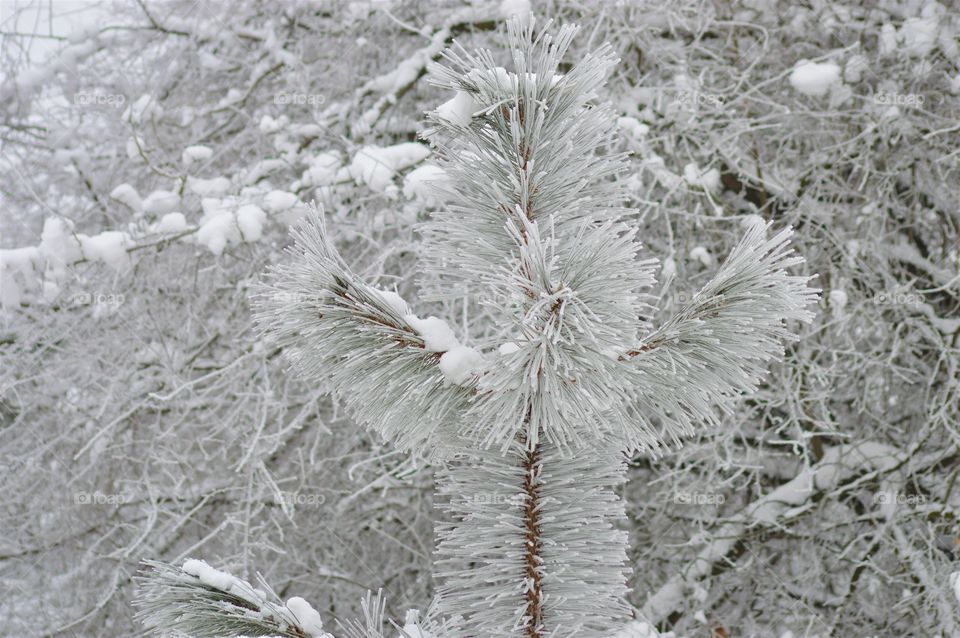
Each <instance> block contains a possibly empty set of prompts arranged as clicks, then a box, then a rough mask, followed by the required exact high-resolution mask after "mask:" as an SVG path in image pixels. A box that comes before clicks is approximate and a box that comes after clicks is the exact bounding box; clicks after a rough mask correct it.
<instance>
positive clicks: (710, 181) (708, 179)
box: [683, 162, 720, 193]
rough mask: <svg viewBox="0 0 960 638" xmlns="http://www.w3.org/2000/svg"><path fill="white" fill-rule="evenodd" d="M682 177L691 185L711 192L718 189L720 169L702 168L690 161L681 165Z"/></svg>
mask: <svg viewBox="0 0 960 638" xmlns="http://www.w3.org/2000/svg"><path fill="white" fill-rule="evenodd" d="M683 179H684V180H686V182H687V183H688V184H690V185H691V186H699V187H700V188H702V189H704V190H706V191H709V192H711V193H715V192H718V191H719V190H720V171H718V170H717V169H715V168H711V169H707V170H702V169H700V168H698V167H697V165H696V164H694V163H692V162H691V163H690V164H687V165H686V166H684V167H683Z"/></svg>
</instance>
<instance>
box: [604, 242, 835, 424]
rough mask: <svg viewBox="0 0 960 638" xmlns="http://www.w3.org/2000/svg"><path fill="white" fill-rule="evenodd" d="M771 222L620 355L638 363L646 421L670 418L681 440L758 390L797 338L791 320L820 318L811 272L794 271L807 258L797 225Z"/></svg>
mask: <svg viewBox="0 0 960 638" xmlns="http://www.w3.org/2000/svg"><path fill="white" fill-rule="evenodd" d="M769 227H770V226H769V224H768V225H767V226H763V225H754V226H752V227H751V228H750V230H749V231H748V232H747V233H746V235H745V236H744V237H743V239H742V240H741V241H740V243H739V244H737V246H736V247H735V248H734V249H733V251H732V252H731V253H730V256H729V257H728V258H727V260H726V261H725V262H724V264H723V265H722V266H721V267H720V269H719V271H718V272H717V274H716V275H715V276H714V277H713V279H711V280H710V281H709V282H708V283H707V284H706V285H705V286H703V288H701V289H700V291H699V292H698V293H697V294H696V295H694V296H693V299H691V301H689V302H688V303H687V304H685V305H684V306H683V307H682V308H681V309H680V310H679V312H677V313H676V314H675V315H674V316H672V317H671V318H670V319H668V320H667V321H666V322H665V323H664V324H663V325H662V326H660V327H659V328H658V329H656V330H655V331H653V332H651V333H650V334H649V335H647V336H646V337H645V338H644V339H643V340H642V341H641V342H640V344H639V345H638V346H636V347H634V348H633V349H631V350H630V351H629V352H627V353H626V354H625V355H623V356H622V357H621V359H622V360H624V361H627V362H629V363H631V364H632V373H633V374H634V382H633V387H634V391H635V395H634V402H633V405H632V410H633V413H634V416H635V422H636V423H637V424H638V425H639V426H641V427H644V426H645V427H646V428H653V427H656V426H657V424H658V423H659V424H661V425H663V424H667V425H669V426H671V427H667V428H665V431H666V432H670V433H671V435H672V436H674V440H677V439H676V433H678V432H679V433H682V434H690V433H692V431H693V428H694V425H699V424H704V423H705V424H708V425H716V424H717V423H718V416H717V408H719V409H720V411H721V412H730V411H731V410H732V407H733V403H734V401H735V400H736V399H737V398H738V397H739V396H740V395H741V394H742V393H746V392H753V391H754V390H756V387H757V384H758V383H759V382H760V380H761V378H762V376H763V375H764V373H765V372H766V369H767V366H768V365H769V363H770V362H771V361H772V360H775V359H778V358H780V357H781V356H782V355H783V342H784V341H789V340H796V339H797V336H796V334H795V333H794V332H792V331H791V329H790V328H789V326H788V322H791V321H801V322H809V321H811V320H812V319H813V313H812V312H811V311H810V310H808V306H809V305H810V304H812V303H815V302H816V300H817V298H818V293H819V290H817V289H815V288H810V287H808V285H807V284H808V282H809V281H810V279H812V277H807V276H799V275H790V274H788V272H787V269H789V268H791V267H794V266H797V265H800V264H802V263H803V258H802V257H800V256H798V255H796V254H794V253H793V251H792V250H791V249H790V248H789V240H790V237H791V235H792V230H791V229H789V228H787V229H784V230H781V231H780V232H779V233H777V234H776V235H775V236H774V237H772V238H770V239H768V238H767V237H766V232H767V230H768V229H769ZM646 431H647V430H646V429H644V430H643V431H642V432H643V433H645V432H646ZM631 438H633V437H632V436H631Z"/></svg>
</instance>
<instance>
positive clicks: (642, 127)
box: [617, 117, 650, 140]
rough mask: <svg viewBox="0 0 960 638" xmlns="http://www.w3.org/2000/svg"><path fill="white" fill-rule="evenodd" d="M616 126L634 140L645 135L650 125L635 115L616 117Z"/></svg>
mask: <svg viewBox="0 0 960 638" xmlns="http://www.w3.org/2000/svg"><path fill="white" fill-rule="evenodd" d="M617 127H618V128H619V129H620V130H621V131H623V132H624V133H626V134H627V135H629V136H630V137H631V138H633V139H635V140H639V139H642V138H644V137H646V136H647V133H649V132H650V127H649V126H647V125H646V124H644V123H643V122H641V121H640V120H638V119H637V118H635V117H619V118H617Z"/></svg>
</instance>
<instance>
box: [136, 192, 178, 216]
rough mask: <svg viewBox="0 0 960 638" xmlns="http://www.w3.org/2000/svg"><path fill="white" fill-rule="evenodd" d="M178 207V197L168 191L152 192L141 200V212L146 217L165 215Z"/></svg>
mask: <svg viewBox="0 0 960 638" xmlns="http://www.w3.org/2000/svg"><path fill="white" fill-rule="evenodd" d="M179 207H180V197H179V196H178V195H177V194H176V193H171V192H170V191H164V190H159V191H153V192H152V193H150V194H149V195H147V198H146V199H144V200H143V212H145V213H147V214H148V215H158V216H159V215H166V214H167V213H172V212H173V211H175V210H177V209H178V208H179Z"/></svg>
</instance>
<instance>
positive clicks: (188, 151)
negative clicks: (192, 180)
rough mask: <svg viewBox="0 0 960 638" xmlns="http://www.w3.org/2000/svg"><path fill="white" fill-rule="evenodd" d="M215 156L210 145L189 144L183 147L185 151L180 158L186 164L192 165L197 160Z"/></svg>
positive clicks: (200, 160) (201, 160)
mask: <svg viewBox="0 0 960 638" xmlns="http://www.w3.org/2000/svg"><path fill="white" fill-rule="evenodd" d="M211 157H213V149H212V148H210V147H209V146H202V145H200V144H197V145H194V146H188V147H187V148H185V149H183V153H182V154H181V156H180V159H181V160H182V161H183V165H184V166H190V165H191V164H194V163H196V162H203V161H206V160H208V159H210V158H211Z"/></svg>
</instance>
